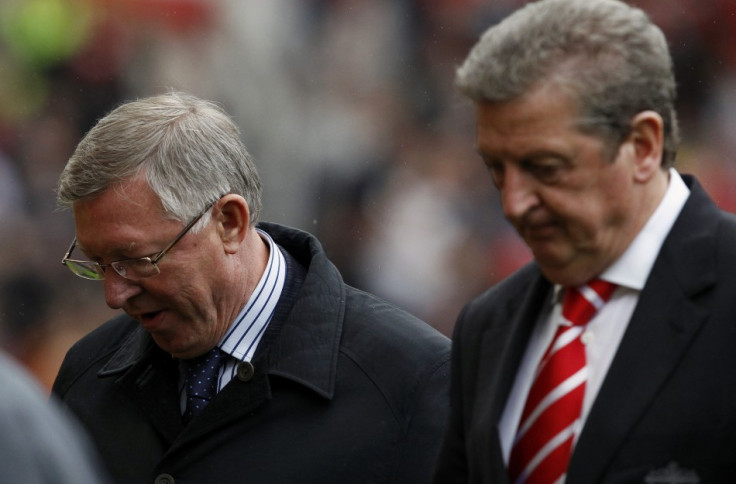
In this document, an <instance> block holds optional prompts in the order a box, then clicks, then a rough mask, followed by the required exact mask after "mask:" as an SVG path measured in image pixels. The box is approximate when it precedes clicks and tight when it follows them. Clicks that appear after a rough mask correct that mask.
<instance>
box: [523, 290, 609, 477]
mask: <svg viewBox="0 0 736 484" xmlns="http://www.w3.org/2000/svg"><path fill="white" fill-rule="evenodd" d="M615 289H616V285H614V284H612V283H610V282H605V281H602V280H600V279H597V280H594V281H591V282H589V283H588V284H584V285H582V286H580V287H569V288H567V289H566V290H565V298H564V300H563V303H562V316H563V317H564V319H565V323H564V324H562V325H561V326H560V327H559V328H558V330H557V333H556V334H555V337H554V339H553V340H552V343H551V344H550V347H549V348H548V349H547V352H546V353H545V355H544V357H543V358H542V360H541V362H540V364H539V368H538V369H537V374H536V376H535V379H534V382H533V384H532V387H531V389H530V391H529V395H528V396H527V400H526V404H525V406H524V410H523V413H522V415H521V421H520V423H519V430H518V433H517V435H516V441H515V443H514V446H513V448H512V451H511V457H510V459H509V475H510V477H511V482H512V483H515V484H522V483H525V484H551V483H556V482H561V479H562V478H564V476H565V475H566V473H567V464H568V462H569V461H570V455H571V454H572V444H573V441H574V439H575V433H576V429H577V426H578V425H579V419H580V414H581V410H582V408H583V397H584V395H585V383H586V380H587V363H586V357H585V345H584V344H583V342H582V341H581V336H582V334H583V332H584V331H585V326H586V325H587V324H588V321H590V320H591V318H593V316H594V315H595V314H596V313H597V312H598V310H599V309H600V308H601V307H602V306H603V304H604V303H605V302H606V301H608V299H609V298H610V297H611V295H612V294H613V291H614V290H615Z"/></svg>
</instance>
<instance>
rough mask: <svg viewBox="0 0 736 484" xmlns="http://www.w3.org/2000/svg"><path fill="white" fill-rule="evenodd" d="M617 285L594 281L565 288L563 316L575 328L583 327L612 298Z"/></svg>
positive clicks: (598, 280) (599, 280)
mask: <svg viewBox="0 0 736 484" xmlns="http://www.w3.org/2000/svg"><path fill="white" fill-rule="evenodd" d="M616 287H617V285H616V284H614V283H612V282H607V281H604V280H601V279H594V280H592V281H590V282H588V283H586V284H583V285H582V286H577V287H572V286H571V287H567V288H565V298H564V299H563V301H562V315H563V316H564V317H565V319H567V320H568V321H569V322H571V323H572V324H573V325H575V326H583V325H585V324H587V323H588V321H590V320H591V318H592V317H593V316H594V315H595V313H597V312H598V310H599V309H600V308H601V307H603V305H604V304H605V303H606V301H608V300H609V299H610V298H611V295H612V294H613V291H615V290H616Z"/></svg>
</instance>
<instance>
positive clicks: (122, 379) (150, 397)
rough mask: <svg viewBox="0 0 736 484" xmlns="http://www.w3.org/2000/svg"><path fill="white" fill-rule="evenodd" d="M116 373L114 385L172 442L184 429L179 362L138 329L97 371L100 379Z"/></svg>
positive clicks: (165, 438)
mask: <svg viewBox="0 0 736 484" xmlns="http://www.w3.org/2000/svg"><path fill="white" fill-rule="evenodd" d="M117 375H119V376H118V377H117V380H116V381H115V384H116V385H117V386H118V387H119V388H120V390H121V391H122V392H123V394H125V395H126V396H127V397H128V398H129V399H130V400H131V401H133V403H135V404H136V405H137V406H138V410H139V411H140V413H141V414H142V415H144V416H145V417H146V418H147V419H148V421H149V422H150V423H151V425H153V427H154V428H155V429H156V430H157V431H158V432H159V433H160V434H161V435H162V437H163V438H164V440H165V441H166V442H169V443H170V442H172V441H173V440H174V439H175V438H176V436H177V434H178V433H179V432H180V431H181V429H182V422H181V414H180V409H179V391H178V388H177V385H176V382H177V366H176V362H175V361H174V360H173V359H172V358H171V357H170V356H169V355H167V354H166V353H164V352H163V351H161V350H160V349H159V348H158V347H157V346H156V345H155V343H153V340H152V339H151V337H150V336H149V335H148V334H147V333H145V332H144V331H143V330H142V329H141V328H138V329H137V330H136V331H134V332H133V333H131V335H130V336H129V337H128V339H127V340H126V341H125V342H124V343H123V345H122V346H121V348H120V350H118V352H117V353H116V354H115V355H114V356H113V357H112V358H111V359H110V361H109V362H108V363H107V364H106V365H105V366H104V367H103V368H102V369H101V370H100V371H99V372H98V376H99V377H100V378H110V377H115V376H117Z"/></svg>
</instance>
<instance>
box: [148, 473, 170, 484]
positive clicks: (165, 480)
mask: <svg viewBox="0 0 736 484" xmlns="http://www.w3.org/2000/svg"><path fill="white" fill-rule="evenodd" d="M153 482H154V484H174V482H176V481H174V476H172V475H171V474H159V475H158V476H156V480H155V481H153Z"/></svg>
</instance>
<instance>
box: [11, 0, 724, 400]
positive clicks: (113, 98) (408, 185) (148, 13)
mask: <svg viewBox="0 0 736 484" xmlns="http://www.w3.org/2000/svg"><path fill="white" fill-rule="evenodd" d="M522 3H525V2H523V1H521V0H485V1H481V0H267V1H266V0H1V1H0V224H1V225H0V343H1V344H2V346H3V347H4V348H5V349H6V351H8V352H10V353H12V354H13V355H14V356H15V357H17V358H18V359H19V360H20V361H21V362H22V363H24V364H25V365H27V366H28V367H29V368H30V369H31V371H32V372H33V373H34V374H35V375H36V376H37V377H38V378H39V380H40V381H41V382H42V383H43V384H44V385H46V386H47V387H48V386H50V384H51V382H52V381H53V378H54V376H55V374H56V371H57V369H58V366H59V364H60V362H61V359H62V358H63V355H64V353H65V352H66V350H67V349H68V348H69V346H70V345H71V344H72V343H73V342H74V341H76V339H78V338H79V337H80V336H82V335H83V334H85V333H87V332H88V331H90V330H91V329H93V328H94V327H96V326H97V325H99V324H100V323H101V322H103V321H104V320H106V319H107V318H109V317H110V316H112V315H113V312H112V311H111V310H109V309H108V308H106V306H105V305H104V299H103V296H102V291H101V285H100V284H99V283H94V282H90V281H84V280H82V279H79V278H76V277H74V276H73V275H72V274H70V273H69V272H68V271H67V270H66V269H65V268H64V267H63V266H62V265H61V264H60V263H59V262H60V260H61V258H62V255H63V253H64V251H65V250H66V249H67V247H68V244H69V243H70V242H71V239H72V237H73V236H74V228H73V221H72V217H71V215H70V213H69V212H62V211H58V210H57V209H56V205H55V185H56V180H57V177H58V175H59V173H60V172H61V170H62V168H63V166H64V164H65V163H66V160H67V159H68V157H69V155H70V154H71V152H72V151H73V149H74V146H75V145H76V143H77V142H78V141H79V139H80V138H81V137H82V136H83V134H84V133H85V132H86V131H87V130H88V129H89V128H90V127H91V126H92V125H93V124H94V122H95V121H96V120H97V119H98V118H99V117H101V116H102V115H104V114H105V113H106V112H107V111H109V110H110V109H112V108H113V107H115V106H116V105H117V104H119V103H120V102H122V101H124V100H129V99H133V98H136V97H142V96H147V95H151V94H156V93H160V92H164V91H166V90H170V89H177V90H185V91H189V92H191V93H193V94H196V95H198V96H200V97H204V98H207V99H211V100H214V101H217V102H219V103H221V104H222V105H223V106H224V107H225V109H226V110H227V111H228V112H229V113H231V114H232V115H233V117H234V118H235V120H236V122H237V123H238V125H239V126H240V127H241V129H242V134H243V138H244V141H245V143H246V145H247V146H248V148H249V150H250V152H251V153H252V154H253V155H254V157H255V159H256V162H257V164H258V166H259V169H260V171H261V174H262V176H263V181H264V190H265V193H264V203H265V210H264V219H266V220H270V221H274V222H279V223H284V224H289V225H293V226H296V227H299V228H301V229H304V230H307V231H309V232H311V233H313V234H315V235H317V236H318V237H319V238H320V239H321V240H322V242H323V244H324V246H325V249H326V251H327V253H328V255H329V256H330V257H331V258H332V260H333V261H334V262H335V263H336V264H337V265H338V267H339V268H340V269H341V270H342V272H343V275H344V277H345V279H346V280H347V282H348V283H350V284H352V285H355V286H358V287H361V288H363V289H367V290H369V291H372V292H375V293H377V294H379V295H381V296H383V297H385V298H386V299H388V300H390V301H392V302H394V303H396V304H398V305H399V306H402V307H404V308H406V309H408V310H410V311H412V312H414V313H415V314H417V315H419V316H420V317H422V318H423V319H425V320H426V321H428V322H429V323H431V324H432V325H434V326H435V327H437V328H438V329H439V330H440V331H442V332H444V333H445V334H448V335H449V334H450V333H451V331H452V327H453V324H454V322H455V318H456V316H457V313H458V312H459V310H460V308H461V307H462V305H463V303H464V302H466V301H467V300H468V299H470V298H471V297H473V296H474V295H476V294H478V293H480V292H481V291H482V290H483V289H485V288H487V287H488V286H490V285H492V284H493V283H495V282H496V281H498V280H499V279H501V278H503V277H504V276H506V275H508V274H509V273H510V272H511V271H513V270H514V269H516V268H518V267H519V266H520V265H521V264H523V263H524V262H526V261H528V260H529V258H530V256H529V253H528V251H527V250H526V248H525V246H523V244H522V243H521V242H520V241H519V239H518V238H517V237H516V235H515V234H514V233H513V232H512V230H511V229H510V227H509V225H508V224H507V223H506V222H505V221H504V219H503V216H502V214H501V212H500V209H499V205H498V197H497V195H496V193H495V192H494V191H493V189H492V187H491V183H490V180H489V178H488V176H487V174H486V172H485V169H484V168H483V167H482V164H481V162H480V160H479V159H478V158H477V156H476V155H475V153H474V149H473V143H474V119H473V109H472V106H470V105H469V104H468V103H467V102H466V101H465V100H464V99H462V98H460V97H459V96H457V95H456V93H455V92H454V90H453V86H452V83H453V75H454V70H455V68H456V67H457V66H458V65H459V63H460V62H461V61H462V60H463V58H464V57H465V55H466V54H467V52H468V50H469V48H470V47H471V46H472V44H473V43H474V42H475V41H476V39H477V38H478V36H479V35H480V33H481V32H482V31H483V30H485V29H486V28H487V27H488V26H490V25H491V24H493V23H495V22H497V21H498V20H499V19H500V18H502V17H504V16H505V15H507V14H508V13H509V12H510V11H511V10H512V9H515V8H517V7H518V6H519V5H521V4H522ZM632 3H635V4H637V5H639V6H641V7H642V8H644V9H645V10H646V11H647V12H649V13H650V15H651V16H652V18H653V19H654V20H655V22H656V23H658V24H659V25H660V26H661V27H662V28H663V30H664V31H665V33H666V34H667V36H668V39H669V41H670V44H671V49H672V52H673V55H674V60H675V66H676V73H677V77H678V81H679V102H678V108H679V113H680V123H681V128H682V133H683V144H682V147H681V150H680V155H679V161H678V165H677V166H678V168H679V169H680V170H681V171H683V172H691V173H695V174H697V175H698V176H699V177H700V179H701V181H702V182H703V184H704V185H705V187H706V188H707V189H708V190H709V192H710V193H711V195H712V196H713V197H714V198H715V199H716V201H717V202H718V204H719V205H720V206H721V207H723V208H725V209H727V210H732V211H734V210H736V190H732V189H730V188H731V186H732V185H733V183H734V181H735V180H736V165H735V164H734V161H733V157H734V154H735V153H736V136H733V134H732V133H731V130H732V129H733V127H734V126H736V49H734V47H733V46H734V45H736V43H735V41H736V2H734V1H733V0H709V1H707V2H703V1H700V0H668V1H666V2H663V1H661V0H642V1H638V2H632Z"/></svg>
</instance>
